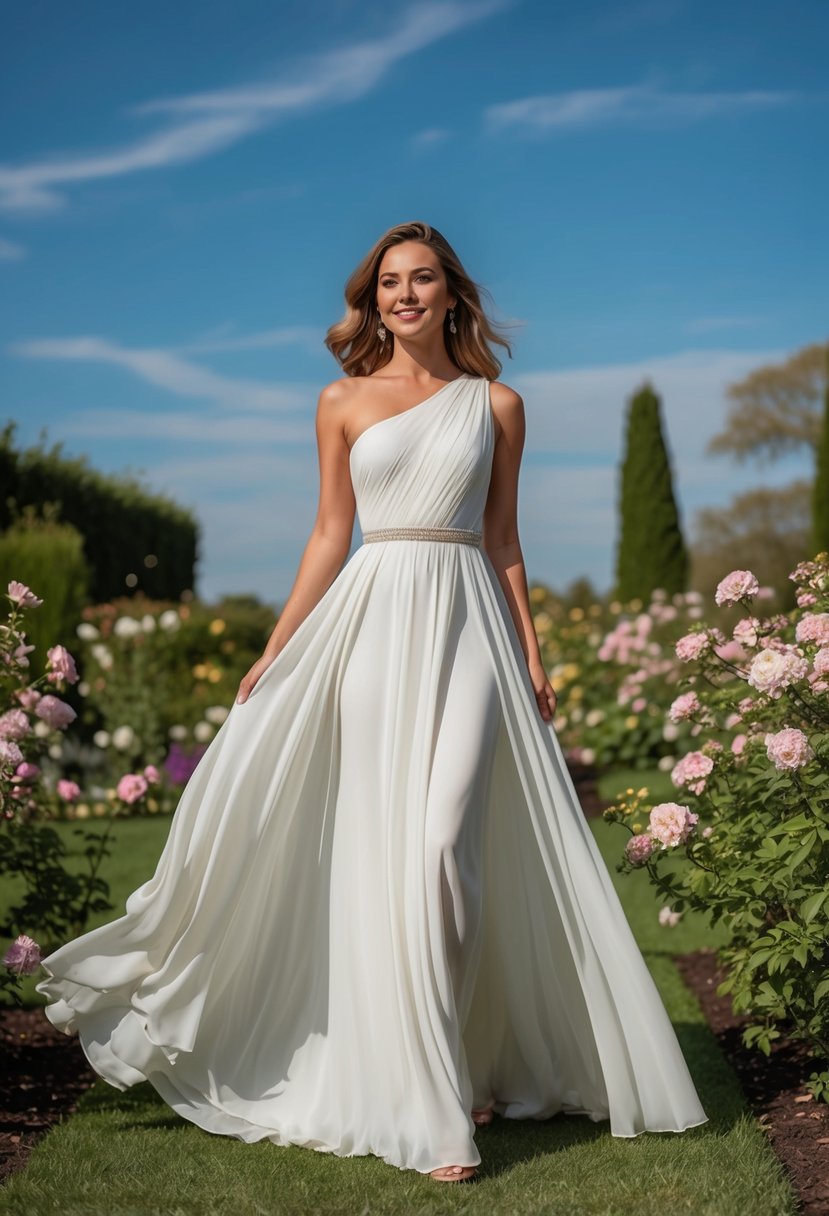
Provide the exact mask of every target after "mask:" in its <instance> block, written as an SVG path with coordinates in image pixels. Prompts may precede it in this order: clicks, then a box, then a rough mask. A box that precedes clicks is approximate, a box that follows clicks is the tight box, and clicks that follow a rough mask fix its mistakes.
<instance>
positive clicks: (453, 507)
mask: <svg viewBox="0 0 829 1216" xmlns="http://www.w3.org/2000/svg"><path fill="white" fill-rule="evenodd" d="M493 440H494V427H493V422H492V413H491V410H490V404H489V381H488V380H487V379H485V378H484V377H483V376H469V375H467V374H464V375H462V376H460V377H458V378H457V379H456V380H451V381H450V382H449V383H448V384H445V385H444V386H443V388H440V389H438V391H437V392H436V393H433V394H432V395H431V396H430V397H427V398H426V399H425V400H424V401H421V402H419V403H418V404H417V405H414V406H412V407H411V408H410V409H408V410H404V411H403V413H400V414H394V415H392V416H391V417H390V418H383V419H381V420H380V421H379V422H375V423H373V424H372V425H371V426H369V427H367V428H366V430H364V431H362V432H361V433H360V434H359V435H358V436H357V439H356V440H355V441H354V443H353V444H352V447H351V453H350V456H349V461H350V466H351V477H352V482H353V485H354V496H355V498H356V502H357V516H358V519H359V523H360V529H361V531H362V532H363V533H365V532H367V531H370V530H373V529H377V528H396V527H428V528H467V529H473V530H475V531H479V532H480V531H481V530H482V527H483V513H484V506H485V505H486V498H487V492H488V489H489V479H490V473H491V469H492V455H493V448H494V442H493Z"/></svg>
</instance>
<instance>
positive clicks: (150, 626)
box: [141, 612, 155, 633]
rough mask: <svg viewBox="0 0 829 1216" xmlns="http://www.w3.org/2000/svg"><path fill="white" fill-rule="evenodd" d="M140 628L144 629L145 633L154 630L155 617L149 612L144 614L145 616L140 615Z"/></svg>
mask: <svg viewBox="0 0 829 1216" xmlns="http://www.w3.org/2000/svg"><path fill="white" fill-rule="evenodd" d="M141 628H142V629H143V630H144V632H145V633H152V632H153V631H154V629H155V617H154V616H153V615H152V614H151V613H149V612H148V613H147V614H146V616H142V618H141Z"/></svg>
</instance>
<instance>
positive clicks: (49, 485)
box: [0, 422, 199, 603]
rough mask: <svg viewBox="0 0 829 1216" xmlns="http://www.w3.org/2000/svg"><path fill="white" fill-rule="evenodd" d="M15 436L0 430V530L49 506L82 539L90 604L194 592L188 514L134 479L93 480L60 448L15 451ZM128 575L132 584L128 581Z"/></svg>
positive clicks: (95, 475) (195, 538) (10, 428)
mask: <svg viewBox="0 0 829 1216" xmlns="http://www.w3.org/2000/svg"><path fill="white" fill-rule="evenodd" d="M14 430H15V423H14V422H9V423H7V424H6V426H5V427H4V429H3V430H2V431H0V487H2V500H1V501H0V530H3V529H6V528H8V527H9V526H10V525H11V524H12V523H13V522H14V520H15V517H16V515H17V514H18V513H19V512H20V511H21V510H22V509H23V508H24V507H26V506H34V507H36V508H40V509H42V508H43V507H44V506H45V504H47V503H56V504H58V508H59V514H60V518H61V520H63V521H65V522H66V523H70V524H72V525H73V526H74V527H75V528H77V529H78V531H79V532H80V533H81V535H82V536H83V538H84V555H85V557H86V560H87V563H88V565H89V570H90V581H89V595H90V597H91V599H92V600H93V601H94V602H96V603H101V602H103V601H104V600H108V599H112V598H113V597H115V596H121V595H129V594H131V592H133V591H143V592H144V594H145V595H148V596H150V597H152V598H153V599H167V600H176V599H179V598H180V596H181V594H182V592H183V591H188V590H192V589H193V585H194V580H195V565H196V560H197V557H198V545H199V531H198V524H197V523H196V519H195V517H194V516H193V515H192V513H191V512H190V511H188V510H185V509H184V508H183V507H180V506H179V505H178V504H177V503H175V502H173V501H172V499H169V498H166V497H165V496H163V495H160V494H154V493H151V492H150V491H149V490H147V489H146V488H145V487H144V486H142V485H141V483H140V482H139V481H137V480H136V479H135V478H133V477H125V476H122V475H119V476H117V477H116V476H111V475H106V474H103V473H99V472H98V471H97V470H95V469H93V468H92V467H91V466H90V465H89V463H88V461H87V459H86V457H85V456H77V457H68V456H65V455H64V454H63V451H62V446H61V444H59V443H58V444H55V445H54V446H53V447H52V448H51V449H48V450H47V449H46V448H45V447H44V446H42V442H41V444H40V445H38V446H34V447H30V448H27V449H25V450H23V451H18V450H16V449H15V447H14V444H13V439H14ZM130 575H133V576H135V578H136V580H137V581H136V582H133V580H132V579H130V581H129V582H127V578H128V576H130Z"/></svg>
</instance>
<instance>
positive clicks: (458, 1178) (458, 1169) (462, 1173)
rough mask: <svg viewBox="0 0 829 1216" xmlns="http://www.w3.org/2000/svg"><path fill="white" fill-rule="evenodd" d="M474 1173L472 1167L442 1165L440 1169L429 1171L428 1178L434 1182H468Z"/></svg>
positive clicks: (474, 1170)
mask: <svg viewBox="0 0 829 1216" xmlns="http://www.w3.org/2000/svg"><path fill="white" fill-rule="evenodd" d="M476 1173H477V1171H476V1169H475V1166H474V1165H442V1166H441V1167H440V1169H437V1170H430V1171H429V1177H430V1178H434V1180H435V1182H468V1181H469V1180H470V1178H474V1177H475V1174H476Z"/></svg>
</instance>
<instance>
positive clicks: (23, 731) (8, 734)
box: [0, 709, 32, 739]
mask: <svg viewBox="0 0 829 1216" xmlns="http://www.w3.org/2000/svg"><path fill="white" fill-rule="evenodd" d="M31 729H32V728H31V725H30V723H29V719H28V718H27V717H26V715H25V714H24V712H23V710H22V709H7V710H6V712H5V713H4V714H0V739H25V738H26V736H27V735H28V734H29V732H30V731H31Z"/></svg>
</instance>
